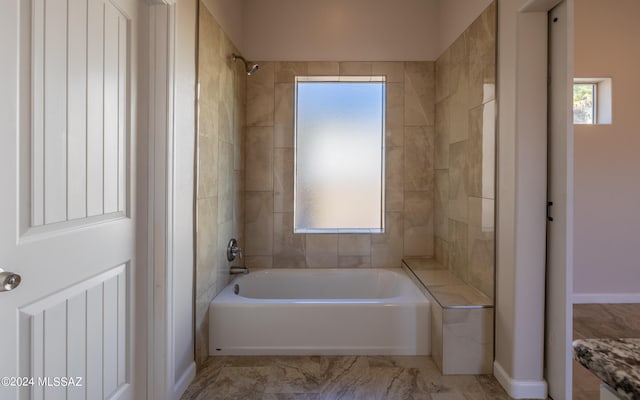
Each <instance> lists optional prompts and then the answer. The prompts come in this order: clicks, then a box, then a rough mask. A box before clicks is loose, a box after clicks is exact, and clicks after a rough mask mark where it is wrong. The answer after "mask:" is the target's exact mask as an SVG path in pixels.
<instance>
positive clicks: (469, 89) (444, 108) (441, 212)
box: [434, 2, 496, 299]
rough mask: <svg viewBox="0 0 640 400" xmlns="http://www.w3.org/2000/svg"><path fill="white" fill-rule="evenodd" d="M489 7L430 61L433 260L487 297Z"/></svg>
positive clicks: (490, 290) (490, 256)
mask: <svg viewBox="0 0 640 400" xmlns="http://www.w3.org/2000/svg"><path fill="white" fill-rule="evenodd" d="M495 55H496V4H495V2H493V3H492V4H491V5H490V6H489V7H487V9H486V10H485V11H484V12H483V13H482V14H481V15H480V16H479V17H478V18H477V19H476V20H475V21H474V22H473V23H472V24H471V25H470V26H469V27H468V28H467V29H466V30H465V32H464V33H463V34H462V35H461V36H460V37H459V38H458V39H457V40H456V41H455V42H454V43H453V44H452V45H451V47H449V49H447V50H446V51H445V52H444V53H443V54H442V55H441V56H440V58H438V60H437V61H436V68H435V71H436V91H435V97H436V106H435V110H436V116H435V120H436V128H435V199H434V200H435V204H434V208H435V219H434V220H435V256H436V259H437V260H438V261H440V262H441V263H442V264H443V265H445V266H447V267H448V268H450V269H451V270H452V271H453V272H454V273H455V274H456V275H457V276H459V277H460V278H461V279H462V280H464V281H465V282H467V283H469V284H470V285H472V286H474V287H476V288H478V289H480V290H481V291H482V292H484V293H485V294H486V295H487V296H489V297H490V298H492V299H493V297H494V272H495V271H494V265H495V263H494V257H495V255H494V233H495V229H494V226H495V223H494V209H495V188H494V186H495V185H494V183H495V172H494V171H495V161H494V160H495V118H496V104H495V103H496V102H495V82H496V78H495V76H496V74H495V58H496V57H495Z"/></svg>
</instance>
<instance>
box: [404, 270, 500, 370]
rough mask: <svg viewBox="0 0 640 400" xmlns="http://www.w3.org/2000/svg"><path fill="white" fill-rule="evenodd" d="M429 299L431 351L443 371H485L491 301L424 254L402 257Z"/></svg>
mask: <svg viewBox="0 0 640 400" xmlns="http://www.w3.org/2000/svg"><path fill="white" fill-rule="evenodd" d="M402 262H403V268H405V269H406V270H407V272H408V274H409V276H410V277H411V278H412V279H413V280H414V282H415V283H416V284H417V285H418V287H419V288H420V289H421V290H422V292H423V293H424V294H425V295H426V296H427V297H428V298H429V300H430V301H431V305H432V306H431V352H432V356H433V359H434V361H435V363H436V364H437V365H438V367H440V370H441V371H442V373H443V374H444V375H456V374H489V373H491V372H492V361H493V302H492V301H491V299H490V298H489V297H487V296H486V295H484V294H483V293H482V292H480V291H479V290H477V289H475V288H473V287H472V286H470V285H468V284H466V283H465V282H463V281H462V280H461V279H459V278H457V277H456V276H455V275H453V274H452V273H451V272H449V270H447V269H444V268H443V267H442V266H441V265H440V264H439V263H438V262H436V261H435V260H433V259H427V258H407V259H404V260H402Z"/></svg>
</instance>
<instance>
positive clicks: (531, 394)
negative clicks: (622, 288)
mask: <svg viewBox="0 0 640 400" xmlns="http://www.w3.org/2000/svg"><path fill="white" fill-rule="evenodd" d="M493 375H494V376H495V377H496V379H497V380H498V382H499V383H500V385H502V387H503V388H504V390H505V391H506V392H507V394H508V395H509V396H511V397H512V398H514V399H546V398H547V382H545V381H544V380H541V381H529V380H527V381H523V380H520V381H518V380H515V379H513V378H511V377H510V376H509V375H508V374H507V373H506V372H505V371H504V369H503V368H502V366H501V365H500V364H498V362H497V361H494V362H493Z"/></svg>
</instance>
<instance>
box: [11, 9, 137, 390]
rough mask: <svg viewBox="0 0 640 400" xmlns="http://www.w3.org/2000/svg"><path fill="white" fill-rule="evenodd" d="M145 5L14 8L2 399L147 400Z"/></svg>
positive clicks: (12, 21)
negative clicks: (141, 211) (140, 193)
mask: <svg viewBox="0 0 640 400" xmlns="http://www.w3.org/2000/svg"><path fill="white" fill-rule="evenodd" d="M139 3H141V2H138V1H135V0H4V1H3V2H2V12H1V13H0V54H1V55H2V58H1V60H0V93H2V96H0V188H1V189H0V268H2V269H4V270H5V271H10V272H13V273H16V274H19V275H20V276H21V278H22V280H21V283H20V285H19V286H17V287H16V288H15V289H13V290H10V291H0V344H1V345H2V349H3V350H2V357H0V399H45V398H46V399H91V400H93V399H106V398H111V399H120V398H122V399H132V398H134V396H135V386H134V381H133V376H134V371H135V370H134V367H135V365H137V362H136V361H137V360H135V359H134V354H135V351H134V343H135V341H134V337H135V332H134V331H135V324H134V318H133V317H134V314H135V307H134V299H135V298H136V297H135V290H134V289H135V287H136V283H135V280H134V277H135V273H134V269H135V268H137V267H136V265H135V264H134V262H135V257H134V256H135V234H134V228H135V210H134V209H133V205H134V204H135V190H134V188H135V182H134V178H135V168H134V167H135V160H134V158H133V156H134V154H135V147H134V146H135V137H136V134H137V133H136V129H135V126H136V125H135V124H136V122H135V121H136V112H135V111H136V108H135V98H136V96H135V93H136V64H135V58H136V57H135V54H136V53H135V52H136V43H135V40H136V39H135V38H136V35H135V32H136V28H137V15H138V7H140V5H139ZM0 277H1V276H0ZM0 289H1V288H0Z"/></svg>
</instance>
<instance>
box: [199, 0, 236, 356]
mask: <svg viewBox="0 0 640 400" xmlns="http://www.w3.org/2000/svg"><path fill="white" fill-rule="evenodd" d="M199 38H200V40H199V44H198V83H199V85H200V98H199V102H198V114H199V115H198V135H197V144H196V146H197V149H198V151H197V172H196V174H197V184H196V186H197V188H196V288H195V290H196V293H195V326H196V339H195V347H196V363H197V364H198V366H201V365H202V363H203V362H204V360H206V358H207V356H208V352H209V345H208V344H209V318H208V313H207V311H208V307H209V303H210V302H211V300H212V299H213V297H214V296H215V295H216V294H217V293H219V292H220V290H222V288H223V287H224V286H225V285H226V284H227V282H228V280H229V266H230V263H229V262H228V261H227V258H226V247H227V242H228V241H229V239H231V238H232V237H235V238H237V239H238V241H239V243H240V245H242V243H243V242H244V240H243V239H244V237H243V210H242V204H243V203H244V201H243V196H244V191H243V187H242V185H243V176H242V175H243V162H244V161H243V156H244V155H243V153H244V145H243V141H244V120H245V111H244V110H245V98H246V95H245V93H246V86H245V85H246V74H245V73H244V67H243V66H242V64H241V63H239V62H237V63H235V64H232V63H231V61H230V58H229V57H230V55H231V53H232V52H234V51H237V50H236V48H235V47H234V45H233V43H232V42H231V40H230V39H229V38H228V36H226V35H225V33H224V32H223V31H222V29H221V27H220V25H218V23H217V22H216V20H215V18H214V17H213V16H212V15H211V13H210V12H209V11H208V9H207V8H206V6H204V5H203V4H202V3H200V9H199Z"/></svg>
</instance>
